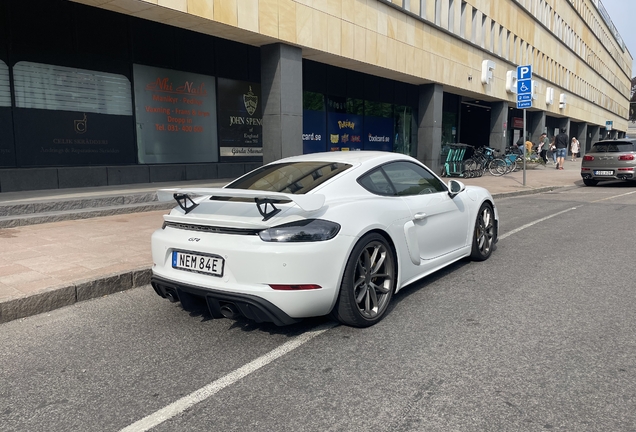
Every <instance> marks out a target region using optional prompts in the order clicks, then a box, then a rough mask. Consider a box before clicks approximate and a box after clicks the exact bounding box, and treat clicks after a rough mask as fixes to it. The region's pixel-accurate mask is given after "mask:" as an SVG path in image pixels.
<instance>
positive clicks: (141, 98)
mask: <svg viewBox="0 0 636 432" xmlns="http://www.w3.org/2000/svg"><path fill="white" fill-rule="evenodd" d="M133 70H134V78H135V110H136V113H137V147H138V149H139V163H147V164H153V163H187V162H217V161H218V143H217V138H216V135H217V130H216V95H215V90H214V77H212V76H208V75H199V74H194V73H189V72H182V71H175V70H170V69H160V68H154V67H149V66H142V65H134V69H133Z"/></svg>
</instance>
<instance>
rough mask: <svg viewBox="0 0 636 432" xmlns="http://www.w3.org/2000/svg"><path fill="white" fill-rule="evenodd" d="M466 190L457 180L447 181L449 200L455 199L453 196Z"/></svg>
mask: <svg viewBox="0 0 636 432" xmlns="http://www.w3.org/2000/svg"><path fill="white" fill-rule="evenodd" d="M465 189H466V185H465V184H464V183H462V182H460V181H459V180H449V182H448V195H450V197H451V198H455V195H457V194H458V193H461V192H463V191H464V190H465Z"/></svg>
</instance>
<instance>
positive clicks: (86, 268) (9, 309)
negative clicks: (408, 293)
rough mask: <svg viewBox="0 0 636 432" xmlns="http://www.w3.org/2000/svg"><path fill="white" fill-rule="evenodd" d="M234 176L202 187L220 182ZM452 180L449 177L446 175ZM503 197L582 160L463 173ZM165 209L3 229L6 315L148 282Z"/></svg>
mask: <svg viewBox="0 0 636 432" xmlns="http://www.w3.org/2000/svg"><path fill="white" fill-rule="evenodd" d="M230 180H231V179H224V180H218V181H216V182H209V183H206V184H198V185H196V186H200V187H205V186H208V187H211V186H222V185H224V184H226V183H228V182H229V181H230ZM445 180H449V179H445ZM458 180H460V181H462V182H463V183H465V184H466V185H477V186H483V187H485V188H487V189H488V190H489V191H490V192H491V193H492V194H493V196H494V197H495V200H496V199H497V198H503V197H506V196H514V195H521V194H529V193H539V192H544V191H548V190H552V189H555V188H560V187H567V186H580V185H582V181H581V176H580V160H579V161H577V162H570V161H569V160H567V161H566V162H565V166H564V170H562V171H559V170H556V169H555V168H554V165H551V164H549V163H548V165H547V166H545V167H539V168H536V169H530V170H527V171H526V184H525V186H524V185H523V172H516V173H510V174H506V175H505V176H502V177H493V176H491V175H490V174H488V173H486V174H484V176H483V177H478V178H472V179H463V178H458ZM182 186H183V187H185V186H195V185H194V184H193V183H192V182H188V183H185V182H184V183H173V184H170V185H166V184H161V185H158V184H144V185H129V186H121V187H106V188H90V189H89V188H86V189H75V190H72V191H71V190H66V191H65V190H60V189H55V190H48V191H30V192H20V193H16V192H12V193H0V203H14V202H15V203H24V202H34V203H35V202H38V201H42V200H44V199H46V200H51V199H60V200H62V199H74V198H75V197H86V196H89V197H98V196H107V195H117V194H118V193H119V194H122V193H125V192H127V193H129V192H131V191H155V190H156V189H158V188H163V187H182ZM167 212H168V211H167V210H154V211H146V212H141V213H129V214H116V215H112V216H101V217H94V218H91V219H78V220H65V221H60V222H51V223H44V224H39V225H27V226H20V227H16V228H4V229H0V246H1V247H0V323H3V322H7V321H11V320H15V319H18V318H23V317H27V316H31V315H35V314H38V313H42V312H47V311H50V310H53V309H56V308H60V307H63V306H68V305H71V304H73V303H76V302H78V301H83V300H87V299H91V298H95V297H101V296H104V295H108V294H112V293H115V292H119V291H123V290H127V289H130V288H135V287H140V286H144V285H147V284H148V283H149V282H150V273H151V272H150V267H151V265H152V259H151V253H150V236H151V234H152V233H153V232H154V231H155V230H156V229H158V228H160V227H161V225H162V223H163V218H162V216H163V215H164V214H166V213H167Z"/></svg>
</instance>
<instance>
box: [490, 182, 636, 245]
mask: <svg viewBox="0 0 636 432" xmlns="http://www.w3.org/2000/svg"><path fill="white" fill-rule="evenodd" d="M634 193H636V191H632V192H626V193H624V194H620V195H612V196H610V197H607V198H601V199H598V200H596V201H590V203H597V202H600V201H606V200H610V199H614V198H620V197H623V196H626V195H631V194H634ZM580 207H582V206H579V207H572V208H569V209H566V210H563V211H560V212H558V213H555V214H553V215H550V216H546V217H544V218H541V219H537V220H536V221H534V222H530V223H529V224H525V225H523V226H520V227H519V228H516V229H513V230H512V231H509V232H507V233H505V234H503V235H500V236H499V240H503V239H505V238H506V237H510V236H511V235H513V234H516V233H518V232H519V231H523V230H524V229H526V228H530V227H531V226H533V225H536V224H538V223H541V222H543V221H545V220H548V219H551V218H553V217H555V216H559V215H562V214H563V213H567V212H570V211H572V210H576V209H577V208H580Z"/></svg>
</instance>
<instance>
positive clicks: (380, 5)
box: [76, 0, 633, 131]
mask: <svg viewBox="0 0 636 432" xmlns="http://www.w3.org/2000/svg"><path fill="white" fill-rule="evenodd" d="M76 1H78V2H81V3H86V4H91V5H94V6H98V7H103V8H105V9H110V10H115V11H119V12H123V13H128V14H130V15H134V16H139V17H142V18H147V19H153V20H156V21H160V22H165V23H168V24H172V25H179V26H181V27H184V28H189V29H191V30H194V31H201V32H205V33H208V34H212V35H215V36H219V37H225V38H230V39H234V40H237V41H240V42H244V43H250V44H253V45H263V44H267V43H273V42H277V41H278V42H284V43H289V44H292V45H296V46H299V47H302V48H303V57H305V58H308V59H313V60H316V61H321V62H324V63H329V64H333V65H336V66H341V67H347V68H350V69H355V70H358V71H361V72H365V73H370V74H374V75H381V76H385V77H387V78H391V79H396V80H401V81H405V82H409V83H413V84H423V83H439V84H442V85H443V86H444V88H445V91H448V92H452V93H456V94H461V95H464V96H470V97H475V98H479V99H484V100H491V101H494V100H505V101H508V102H509V103H510V104H511V106H513V105H516V103H515V102H516V95H515V94H511V93H507V92H506V89H505V81H506V72H507V71H509V70H514V69H516V66H517V65H522V64H532V65H533V69H534V73H535V77H534V79H535V80H536V81H537V83H538V92H537V96H538V97H537V99H536V100H535V101H534V106H535V107H536V108H538V109H541V110H545V111H547V112H548V115H553V116H563V117H570V118H571V119H572V120H573V121H585V122H588V123H591V124H596V125H605V122H606V121H607V120H613V121H614V128H615V129H618V130H623V131H625V130H627V116H628V110H629V87H630V78H631V74H632V71H631V65H632V61H633V60H632V57H631V56H630V54H629V53H628V52H627V51H625V52H622V51H621V50H620V49H617V46H618V44H616V42H615V40H614V39H613V37H612V36H611V34H610V32H609V30H608V29H607V27H606V26H605V24H604V23H603V21H602V19H601V17H600V15H599V14H598V11H597V10H596V9H595V8H594V6H592V5H591V4H590V2H589V0H518V1H516V2H515V1H512V0H465V1H462V0H425V1H424V2H423V4H424V10H420V0H393V1H389V0H76ZM406 8H408V11H407V10H406ZM168 12H172V13H168ZM493 34H494V37H493ZM598 37H601V38H602V41H600V40H599V39H598ZM566 43H567V44H569V47H568V45H566ZM583 47H584V48H583ZM533 49H534V52H533ZM483 60H492V61H494V62H495V65H496V67H495V70H494V71H493V77H494V80H493V81H492V82H491V83H490V84H489V85H483V84H482V83H481V80H480V76H481V67H482V61H483ZM547 87H552V88H554V102H553V104H552V105H546V103H545V100H546V98H545V93H546V89H547ZM561 93H565V94H566V95H567V96H566V98H567V100H566V102H567V104H566V107H565V109H559V95H560V94H561Z"/></svg>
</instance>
